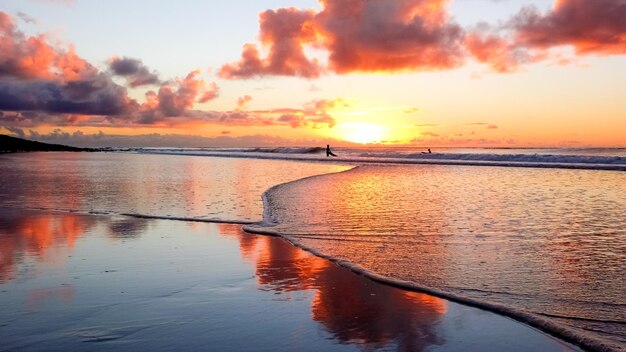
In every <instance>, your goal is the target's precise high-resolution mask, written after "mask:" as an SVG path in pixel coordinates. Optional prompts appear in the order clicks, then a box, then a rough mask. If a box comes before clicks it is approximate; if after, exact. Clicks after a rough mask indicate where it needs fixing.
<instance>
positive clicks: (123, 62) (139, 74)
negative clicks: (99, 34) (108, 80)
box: [109, 57, 161, 88]
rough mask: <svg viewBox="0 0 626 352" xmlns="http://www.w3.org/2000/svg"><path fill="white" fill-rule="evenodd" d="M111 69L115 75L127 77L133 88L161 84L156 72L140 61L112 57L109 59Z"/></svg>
mask: <svg viewBox="0 0 626 352" xmlns="http://www.w3.org/2000/svg"><path fill="white" fill-rule="evenodd" d="M109 69H110V70H111V72H112V73H113V74H114V75H117V76H122V77H125V78H126V79H127V81H128V84H129V85H130V86H131V87H133V88H134V87H139V86H143V85H149V84H159V83H161V81H160V80H159V76H158V75H157V74H156V72H154V71H153V72H150V70H149V69H148V68H147V67H146V66H145V65H144V64H143V63H142V62H141V60H138V59H132V58H128V57H123V58H119V57H112V58H111V59H109Z"/></svg>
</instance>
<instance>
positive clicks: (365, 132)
mask: <svg viewBox="0 0 626 352" xmlns="http://www.w3.org/2000/svg"><path fill="white" fill-rule="evenodd" d="M388 132H389V128H387V127H383V126H381V125H378V124H375V123H371V122H345V123H341V124H339V125H337V126H336V133H337V137H338V138H340V139H342V140H345V141H348V142H354V143H363V144H366V143H376V142H381V141H382V140H384V139H385V138H386V137H387V135H388Z"/></svg>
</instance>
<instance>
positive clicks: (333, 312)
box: [0, 152, 625, 351]
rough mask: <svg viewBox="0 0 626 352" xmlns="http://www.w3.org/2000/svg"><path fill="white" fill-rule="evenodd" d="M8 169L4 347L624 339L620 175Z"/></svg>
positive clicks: (10, 158)
mask: <svg viewBox="0 0 626 352" xmlns="http://www.w3.org/2000/svg"><path fill="white" fill-rule="evenodd" d="M281 158H282V156H281ZM0 169H1V171H2V172H0V177H1V178H2V180H1V181H2V182H1V183H0V185H1V186H0V196H1V198H0V200H1V204H0V208H1V217H2V219H3V221H2V225H0V232H1V235H2V236H1V237H0V239H2V243H1V247H0V250H1V251H2V252H1V255H2V256H1V260H0V264H1V266H0V294H1V295H2V299H1V300H0V302H1V304H2V307H1V308H2V311H3V313H2V321H1V322H0V336H1V337H2V341H3V343H4V342H5V341H6V343H4V344H3V349H6V350H25V351H35V350H110V349H116V350H137V349H150V350H195V349H199V348H202V349H209V350H223V349H232V350H285V351H287V350H405V351H425V350H428V351H458V350H464V351H500V350H511V351H515V350H519V351H527V350H541V351H567V350H574V351H575V350H580V349H579V347H576V346H575V345H573V344H571V343H568V342H566V341H564V340H567V341H570V342H575V343H576V344H579V345H582V346H583V347H584V349H589V350H619V349H621V348H622V347H623V340H622V338H623V331H622V330H620V329H621V326H622V325H621V324H622V323H620V321H623V314H624V309H623V307H624V304H625V303H624V296H623V290H622V288H623V285H624V282H623V262H624V261H623V258H622V257H621V256H623V251H622V250H621V248H622V247H620V246H622V245H623V241H621V240H620V239H622V240H623V227H620V226H621V224H622V223H623V221H624V218H623V214H622V213H621V212H620V211H619V209H621V206H622V203H621V202H623V201H624V199H623V198H622V197H621V196H620V194H623V193H621V191H622V190H623V187H624V183H623V180H624V176H623V173H622V172H620V171H605V170H602V171H601V170H597V171H596V170H568V169H555V170H556V171H555V170H552V171H551V172H550V171H547V170H546V169H544V168H541V169H536V168H503V167H499V166H488V167H485V166H458V165H457V166H454V165H439V166H437V165H400V166H398V165H370V164H367V165H362V164H360V165H359V164H357V163H355V162H348V163H346V162H344V163H342V162H337V161H331V162H319V161H315V162H310V161H309V162H306V161H294V160H274V159H270V160H267V159H259V158H249V157H246V158H240V157H228V155H223V156H218V157H216V156H198V155H163V154H159V155H155V154H146V153H120V152H118V153H32V154H13V155H0ZM520 177H524V178H525V180H526V181H529V182H527V183H526V184H527V185H533V186H534V187H533V192H527V190H525V189H524V188H523V187H521V186H520V187H517V188H516V186H515V185H516V180H519V178H520ZM494 180H498V181H497V182H496V183H497V184H498V186H494V187H486V185H488V184H489V181H490V182H491V183H494ZM563 180H570V181H568V182H563ZM581 185H584V186H581ZM526 187H528V186H526ZM559 187H560V188H559ZM460 190H463V192H461V191H460ZM546 194H556V195H558V196H560V197H556V198H555V199H545V196H546ZM435 195H436V196H435ZM503 195H506V197H504V196H503ZM526 197H530V198H526ZM542 197H543V198H542ZM507 201H508V202H509V203H506V202H507ZM562 202H565V203H562ZM529 204H532V205H533V206H532V207H529V206H528V205H529ZM529 208H530V209H531V210H530V213H524V211H526V210H527V209H529ZM502 209H507V212H506V213H502V212H500V211H501V210H502ZM511 209H513V210H516V209H517V210H519V211H520V214H516V213H515V211H511ZM532 209H534V210H532ZM546 209H549V211H548V212H546ZM585 211H589V212H591V213H586V212H585ZM568 212H569V214H573V215H572V216H573V218H572V219H571V220H570V221H568V222H566V221H563V217H564V216H566V215H567V214H568ZM476 214H488V215H489V216H488V217H486V219H488V220H489V221H486V220H485V219H484V218H482V217H477V216H476ZM542 214H543V215H542ZM542 216H543V217H542ZM520 218H523V219H526V220H528V221H534V223H533V224H532V225H528V224H526V225H524V224H521V223H520ZM607 219H612V220H613V222H614V224H610V223H608V221H607ZM564 224H565V225H567V226H569V227H559V226H565V225H564ZM572 224H578V225H579V226H580V229H586V230H587V232H582V230H581V231H578V230H577V229H578V228H577V227H572ZM242 225H243V227H242ZM557 225H559V226H557ZM525 226H530V227H525ZM520 229H521V230H520ZM254 233H260V234H254ZM555 234H562V236H560V237H559V236H555ZM272 235H274V236H272ZM275 235H278V236H275ZM577 236H584V237H583V240H582V243H584V244H585V246H586V247H581V248H580V249H579V252H571V250H569V249H568V248H570V247H568V246H567V245H568V241H570V242H571V241H576V242H581V238H580V237H577ZM542 251H546V252H542ZM594 251H595V252H594ZM582 254H585V255H582ZM548 261H551V262H548ZM598 263H602V265H599V264H598ZM591 278H593V280H595V281H594V282H595V285H594V287H591V288H590V287H588V286H584V284H585V282H587V281H588V280H590V279H591ZM444 297H445V298H448V299H445V298H444ZM459 302H461V303H463V304H460V303H459ZM495 312H498V313H499V314H498V313H495ZM566 314H568V315H566ZM549 315H552V317H550V316H549ZM538 316H539V317H540V318H537V317H538ZM551 319H552V320H551ZM581 319H582V320H581ZM520 321H523V322H526V323H527V324H524V323H522V322H520ZM581 321H582V322H583V323H584V324H583V325H581V324H580V322H581ZM546 322H548V325H542V324H543V323H546ZM528 324H530V325H528ZM585 324H586V325H585ZM591 324H595V325H591ZM539 328H541V329H542V330H543V331H542V330H540V329H539ZM594 328H595V329H596V330H597V331H595V332H594ZM581 330H583V332H584V333H583V332H581ZM553 335H554V336H553ZM555 336H558V337H560V338H561V339H559V338H557V337H555ZM562 339H564V340H562Z"/></svg>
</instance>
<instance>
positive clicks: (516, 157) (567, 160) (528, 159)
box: [361, 153, 626, 166]
mask: <svg viewBox="0 0 626 352" xmlns="http://www.w3.org/2000/svg"><path fill="white" fill-rule="evenodd" d="M361 156H362V157H367V158H371V157H374V158H382V157H387V156H386V154H379V153H363V154H361ZM403 157H404V158H407V159H422V160H463V161H492V162H510V163H557V164H600V165H618V166H626V157H621V156H590V155H568V154H566V155H558V154H536V153H535V154H482V153H481V154H478V153H477V154H470V153H465V154H461V153H433V154H424V153H412V154H406V155H404V156H403Z"/></svg>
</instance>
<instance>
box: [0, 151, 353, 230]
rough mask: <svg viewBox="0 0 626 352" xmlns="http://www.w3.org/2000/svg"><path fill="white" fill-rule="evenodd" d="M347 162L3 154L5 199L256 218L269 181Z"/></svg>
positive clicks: (0, 179) (1, 192)
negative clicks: (322, 162) (334, 163)
mask: <svg viewBox="0 0 626 352" xmlns="http://www.w3.org/2000/svg"><path fill="white" fill-rule="evenodd" d="M345 169H347V167H345V166H339V165H332V164H321V163H311V162H309V163H302V162H284V161H278V160H242V159H233V158H230V159H228V158H206V157H193V156H183V157H181V156H171V155H138V154H128V153H127V154H124V153H28V154H22V153H19V154H0V205H2V206H15V207H19V208H24V207H31V208H45V209H53V210H70V211H86V212H89V211H92V212H103V213H114V214H121V213H132V214H141V215H151V216H157V217H185V218H196V219H213V220H215V219H217V220H235V221H258V220H260V219H261V218H262V216H263V203H262V200H261V194H262V193H263V192H264V191H265V190H267V189H268V188H270V187H272V186H274V185H276V184H279V183H283V182H287V181H291V180H296V179H299V178H302V177H307V176H311V175H317V174H323V173H329V172H336V171H340V170H345Z"/></svg>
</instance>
